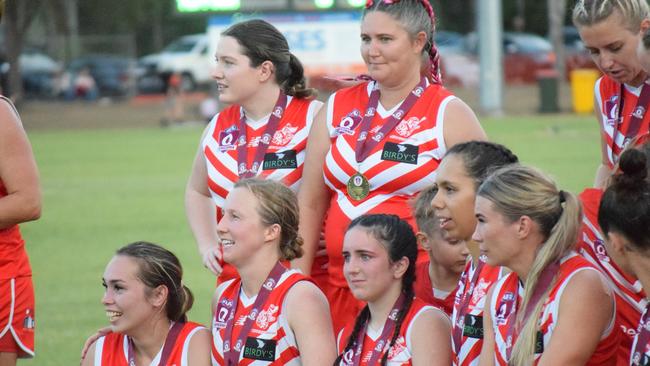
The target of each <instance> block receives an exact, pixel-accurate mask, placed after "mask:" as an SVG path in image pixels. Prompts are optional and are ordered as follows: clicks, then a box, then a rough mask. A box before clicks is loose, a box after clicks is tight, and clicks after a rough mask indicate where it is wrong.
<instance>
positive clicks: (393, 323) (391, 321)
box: [352, 292, 406, 366]
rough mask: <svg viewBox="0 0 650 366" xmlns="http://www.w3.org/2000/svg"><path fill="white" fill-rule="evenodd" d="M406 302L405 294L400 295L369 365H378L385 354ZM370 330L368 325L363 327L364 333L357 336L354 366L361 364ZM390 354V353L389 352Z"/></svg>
mask: <svg viewBox="0 0 650 366" xmlns="http://www.w3.org/2000/svg"><path fill="white" fill-rule="evenodd" d="M405 301H406V296H405V295H404V293H403V292H402V293H400V295H399V297H398V298H397V300H396V301H395V304H394V305H393V309H391V311H390V313H388V318H386V323H384V330H383V331H382V332H381V335H380V336H379V339H378V340H377V343H376V346H375V348H373V349H372V354H371V355H370V361H368V365H377V364H378V363H377V361H378V360H379V357H380V356H381V355H382V354H383V351H384V348H385V346H386V343H387V342H388V339H389V338H390V336H391V334H393V332H394V331H395V326H396V325H397V316H398V314H399V312H400V311H401V310H402V308H403V307H404V302H405ZM367 329H368V323H367V322H366V325H365V326H364V327H363V331H362V332H359V335H358V336H357V347H356V350H355V351H354V358H353V361H352V365H354V366H358V365H360V364H361V353H362V352H363V340H364V338H365V337H366V331H367ZM387 352H388V351H387Z"/></svg>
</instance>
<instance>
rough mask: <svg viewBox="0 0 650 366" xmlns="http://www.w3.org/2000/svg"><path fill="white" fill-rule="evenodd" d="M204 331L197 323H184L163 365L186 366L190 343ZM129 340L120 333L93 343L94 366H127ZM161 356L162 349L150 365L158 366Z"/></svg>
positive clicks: (108, 335) (106, 336)
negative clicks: (200, 331) (199, 332)
mask: <svg viewBox="0 0 650 366" xmlns="http://www.w3.org/2000/svg"><path fill="white" fill-rule="evenodd" d="M201 329H205V327H204V326H202V325H201V324H198V323H193V322H186V323H185V324H184V325H183V328H181V331H180V333H179V335H178V338H177V339H176V342H175V343H174V347H173V348H172V351H171V353H170V355H169V359H168V360H167V363H165V365H176V366H188V365H189V364H188V363H187V356H188V353H189V350H190V341H191V340H192V337H193V336H194V334H196V333H197V332H198V331H199V330H201ZM128 349H129V338H128V337H127V336H126V335H124V334H120V333H109V334H107V335H105V336H103V337H101V338H99V339H98V340H97V343H95V362H94V365H95V366H129V356H128V354H129V352H128ZM161 356H162V348H161V349H160V352H158V355H157V356H156V357H155V358H154V359H153V361H152V362H151V365H158V364H159V363H160V357H161Z"/></svg>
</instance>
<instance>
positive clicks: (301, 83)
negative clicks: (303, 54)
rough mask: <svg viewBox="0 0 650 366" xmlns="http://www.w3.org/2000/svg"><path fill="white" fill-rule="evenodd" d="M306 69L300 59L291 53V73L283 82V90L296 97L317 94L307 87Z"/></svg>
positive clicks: (310, 96) (302, 97)
mask: <svg viewBox="0 0 650 366" xmlns="http://www.w3.org/2000/svg"><path fill="white" fill-rule="evenodd" d="M306 84H307V82H306V80H305V71H304V68H303V66H302V63H300V60H298V58H297V57H296V56H295V55H294V54H293V53H289V75H288V76H287V79H286V80H285V81H284V82H283V83H282V90H283V91H284V93H285V94H287V95H291V96H293V97H296V98H300V99H305V98H313V97H315V96H316V91H315V90H314V89H312V88H307V87H306Z"/></svg>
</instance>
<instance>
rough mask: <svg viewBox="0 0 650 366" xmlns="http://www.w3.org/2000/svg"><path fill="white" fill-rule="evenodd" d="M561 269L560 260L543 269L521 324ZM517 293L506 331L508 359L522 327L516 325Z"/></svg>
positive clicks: (530, 313)
mask: <svg viewBox="0 0 650 366" xmlns="http://www.w3.org/2000/svg"><path fill="white" fill-rule="evenodd" d="M559 269H560V263H559V262H553V263H551V264H549V265H548V266H546V268H544V270H542V273H541V274H540V275H539V279H538V280H537V284H536V285H535V290H534V291H533V295H532V296H531V297H530V301H528V304H526V309H525V311H524V317H523V319H521V324H525V323H526V320H528V318H529V317H530V316H531V315H532V313H533V310H535V304H536V303H537V302H538V301H539V300H540V299H541V298H542V295H544V293H545V292H546V290H548V288H549V286H551V283H552V282H553V277H554V276H555V274H556V273H557V272H558V270H559ZM514 295H515V301H514V303H513V304H512V311H511V312H510V314H508V320H507V323H508V331H507V333H506V357H507V358H508V360H510V356H511V355H512V347H513V346H514V344H515V336H516V335H518V334H519V332H520V331H521V329H519V326H518V324H517V325H515V323H518V322H517V299H518V298H519V291H517V293H515V294H514ZM508 339H510V342H508Z"/></svg>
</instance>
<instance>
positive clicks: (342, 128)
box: [334, 109, 361, 135]
mask: <svg viewBox="0 0 650 366" xmlns="http://www.w3.org/2000/svg"><path fill="white" fill-rule="evenodd" d="M360 122H361V112H359V110H358V109H355V110H353V111H352V112H350V113H348V115H347V116H345V117H343V118H341V122H339V125H338V127H335V128H334V132H335V133H336V135H343V134H346V135H354V129H355V128H356V127H357V126H358V125H359V123H360Z"/></svg>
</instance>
